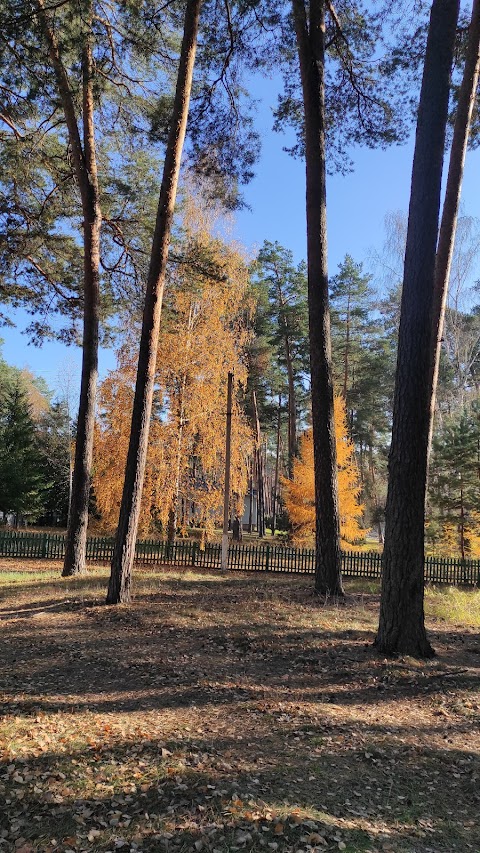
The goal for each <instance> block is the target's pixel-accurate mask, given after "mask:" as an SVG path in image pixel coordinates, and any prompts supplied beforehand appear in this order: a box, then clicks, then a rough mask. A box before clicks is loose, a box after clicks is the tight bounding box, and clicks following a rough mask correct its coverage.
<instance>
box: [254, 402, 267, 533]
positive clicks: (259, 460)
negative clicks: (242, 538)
mask: <svg viewBox="0 0 480 853" xmlns="http://www.w3.org/2000/svg"><path fill="white" fill-rule="evenodd" d="M252 403H253V419H254V426H255V437H256V447H255V454H254V459H255V463H254V464H255V474H256V480H257V533H258V536H259V538H262V537H263V536H265V502H264V496H265V486H264V477H263V474H264V472H263V457H262V447H261V435H260V420H259V417H258V407H257V395H256V394H255V391H253V392H252Z"/></svg>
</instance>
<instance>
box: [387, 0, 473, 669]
mask: <svg viewBox="0 0 480 853" xmlns="http://www.w3.org/2000/svg"><path fill="white" fill-rule="evenodd" d="M458 11H459V4H458V0H433V3H432V9H431V15H430V25H429V31H428V39H427V47H426V52H425V63H424V72H423V79H422V88H421V93H420V102H419V110H418V119H417V133H416V140H415V154H414V161H413V170H412V186H411V196H410V207H409V221H408V234H407V246H406V252H405V265H404V281H403V291H402V304H401V316H400V328H399V341H398V356H397V370H396V377H395V398H394V411H393V428H392V444H391V448H390V456H389V484H388V495H387V506H386V528H385V546H384V566H383V575H382V594H381V604H380V620H379V628H378V634H377V638H376V643H377V646H378V648H379V650H380V651H381V652H382V653H383V654H398V653H404V654H411V655H415V656H420V657H429V656H431V655H432V654H433V650H432V648H431V646H430V644H429V642H428V639H427V635H426V630H425V617H424V607H423V597H424V591H423V590H424V535H425V531H424V524H425V490H426V476H427V447H428V432H429V404H430V393H429V365H430V335H431V318H432V302H433V286H434V272H435V252H436V246H437V236H438V220H439V208H440V191H441V179H442V167H443V156H444V146H445V134H446V125H447V120H448V100H449V93H450V75H451V69H452V63H453V55H454V46H455V36H456V28H457V18H458Z"/></svg>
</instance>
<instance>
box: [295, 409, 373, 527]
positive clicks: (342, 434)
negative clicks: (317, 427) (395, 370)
mask: <svg viewBox="0 0 480 853" xmlns="http://www.w3.org/2000/svg"><path fill="white" fill-rule="evenodd" d="M334 414H335V437H336V447H337V466H338V501H339V507H340V536H341V538H342V539H343V540H345V541H346V542H355V541H357V540H358V539H361V538H363V536H364V531H363V530H362V529H361V527H360V524H359V520H360V518H361V515H362V512H363V506H362V505H361V504H360V503H359V496H360V491H361V490H360V486H359V485H358V470H357V466H356V463H355V458H354V447H353V443H352V441H351V440H350V438H349V437H348V431H347V423H346V413H345V401H344V399H343V397H340V396H335V400H334ZM283 483H284V487H285V491H286V495H285V503H286V507H287V511H288V514H289V516H290V519H291V521H292V524H293V529H294V538H295V540H296V541H297V542H302V541H305V540H307V539H310V538H311V537H312V536H313V535H314V533H315V483H314V468H313V434H312V430H311V429H309V430H307V432H306V433H305V434H304V435H303V437H302V439H301V442H300V459H297V460H296V461H295V466H294V472H293V480H284V481H283Z"/></svg>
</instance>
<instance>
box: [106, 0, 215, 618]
mask: <svg viewBox="0 0 480 853" xmlns="http://www.w3.org/2000/svg"><path fill="white" fill-rule="evenodd" d="M200 8H201V0H188V2H187V6H186V10H185V23H184V30H183V39H182V47H181V53H180V63H179V68H178V76H177V87H176V91H175V99H174V104H173V111H172V123H171V127H170V132H169V135H168V142H167V150H166V154H165V165H164V169H163V178H162V186H161V189H160V198H159V203H158V210H157V220H156V224H155V233H154V237H153V245H152V252H151V257H150V268H149V271H148V278H147V288H146V295H145V307H144V312H143V322H142V334H141V339H140V352H139V357H138V368H137V381H136V386H135V398H134V403H133V412H132V426H131V432H130V443H129V448H128V455H127V464H126V470H125V483H124V487H123V495H122V503H121V507H120V517H119V522H118V528H117V536H116V539H115V548H114V553H113V560H112V569H111V574H110V583H109V587H108V594H107V603H108V604H117V603H120V602H128V601H129V600H130V595H131V578H132V566H133V559H134V556H135V541H136V536H137V529H138V519H139V514H140V502H141V498H142V489H143V479H144V475H145V464H146V458H147V447H148V433H149V428H150V416H151V411H152V399H153V387H154V379H155V367H156V360H157V348H158V335H159V330H160V316H161V312H162V300H163V289H164V285H165V270H166V264H167V255H168V247H169V242H170V232H171V228H172V221H173V214H174V208H175V199H176V195H177V184H178V177H179V173H180V161H181V156H182V150H183V143H184V140H185V131H186V126H187V118H188V108H189V103H190V93H191V88H192V78H193V67H194V62H195V52H196V45H197V34H198V25H199V18H200Z"/></svg>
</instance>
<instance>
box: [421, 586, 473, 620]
mask: <svg viewBox="0 0 480 853" xmlns="http://www.w3.org/2000/svg"><path fill="white" fill-rule="evenodd" d="M425 607H426V611H427V613H428V614H429V615H431V616H436V617H437V618H438V619H443V620H444V621H445V622H448V623H449V624H450V625H458V626H460V627H461V626H464V627H471V628H480V589H468V590H463V589H458V588H456V587H451V586H449V587H428V588H427V590H426V592H425Z"/></svg>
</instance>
